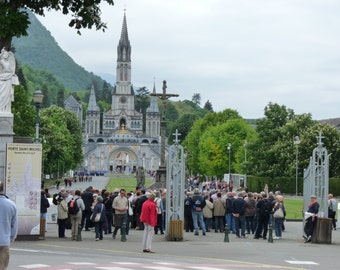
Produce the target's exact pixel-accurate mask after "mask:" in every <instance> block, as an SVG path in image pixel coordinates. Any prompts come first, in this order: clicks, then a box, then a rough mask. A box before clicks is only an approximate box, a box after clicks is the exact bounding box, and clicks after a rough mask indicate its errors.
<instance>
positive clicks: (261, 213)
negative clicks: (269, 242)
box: [254, 192, 273, 240]
mask: <svg viewBox="0 0 340 270" xmlns="http://www.w3.org/2000/svg"><path fill="white" fill-rule="evenodd" d="M256 209H257V210H258V211H257V213H258V219H257V229H256V233H255V236H254V239H259V238H260V237H262V238H263V240H266V239H267V232H268V223H269V218H270V215H271V212H272V210H273V205H272V203H271V202H270V201H268V199H267V194H266V193H265V192H262V193H261V197H260V200H259V201H258V202H257V204H256ZM261 234H262V236H261Z"/></svg>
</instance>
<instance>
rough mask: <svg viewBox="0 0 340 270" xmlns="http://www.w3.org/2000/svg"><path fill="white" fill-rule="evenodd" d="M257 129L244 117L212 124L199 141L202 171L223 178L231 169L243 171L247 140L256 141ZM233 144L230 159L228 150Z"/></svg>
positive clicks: (232, 170) (238, 171)
mask: <svg viewBox="0 0 340 270" xmlns="http://www.w3.org/2000/svg"><path fill="white" fill-rule="evenodd" d="M255 138H256V133H255V130H254V129H253V128H252V127H251V126H250V125H249V124H248V123H247V122H246V121H245V120H243V119H241V118H238V119H230V120H228V121H226V122H225V123H224V124H221V125H215V126H211V127H210V128H209V129H208V130H207V131H206V132H204V134H203V135H202V137H201V140H200V142H199V148H200V155H199V158H198V159H199V164H200V166H199V167H200V173H201V174H205V175H209V176H217V177H219V178H222V177H223V175H224V174H225V173H227V172H228V170H229V162H230V171H231V172H233V173H243V171H242V167H243V166H242V165H243V163H244V159H243V157H244V154H243V153H244V147H243V143H244V141H245V140H247V141H254V139H255ZM228 144H230V145H231V149H230V161H229V153H228V151H227V146H228Z"/></svg>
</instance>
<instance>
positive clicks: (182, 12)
mask: <svg viewBox="0 0 340 270" xmlns="http://www.w3.org/2000/svg"><path fill="white" fill-rule="evenodd" d="M124 9H126V17H127V24H128V32H129V39H130V43H131V47H132V56H131V58H132V83H133V84H134V85H135V86H138V87H140V86H146V87H147V88H148V89H149V90H152V88H153V83H154V81H155V83H156V91H157V92H161V91H162V89H161V88H162V81H163V80H166V81H167V86H168V88H167V92H168V93H171V94H179V95H180V96H179V98H178V99H180V100H184V99H189V100H191V98H192V96H193V94H194V93H199V94H200V95H201V99H202V101H201V103H202V104H201V105H202V106H203V105H204V104H205V102H206V101H207V100H209V101H210V102H211V103H212V105H213V109H214V110H215V111H221V110H224V109H226V108H231V109H235V110H237V111H238V112H239V113H240V115H241V116H242V117H244V118H259V117H263V112H264V108H265V106H266V105H268V103H269V102H274V103H278V104H280V105H285V106H286V107H287V108H290V109H293V110H294V111H295V113H296V114H302V113H311V114H312V116H313V119H317V120H320V119H326V118H335V117H340V16H339V14H340V1H338V0H185V1H184V0H168V1H165V0H143V1H142V0H125V1H124V0H116V1H115V5H114V6H108V5H102V19H103V21H105V22H107V26H108V29H107V30H106V31H105V32H104V33H103V32H102V31H95V30H83V31H82V35H81V36H79V35H77V34H76V31H75V30H74V29H71V28H69V27H68V20H69V18H68V17H65V16H64V15H61V14H59V13H47V14H46V16H45V17H38V18H39V20H40V21H41V22H42V23H43V24H44V26H45V27H46V28H47V29H48V30H49V31H50V32H51V34H52V35H53V37H54V38H55V40H56V41H57V43H58V44H59V46H60V47H61V48H62V49H63V50H64V51H66V52H67V53H68V54H69V55H70V56H71V57H72V58H73V60H74V61H75V62H76V63H78V64H79V65H81V66H83V67H84V68H85V69H86V70H88V71H92V72H94V73H95V74H101V73H110V74H112V75H115V72H116V60H117V44H118V41H119V37H120V33H121V27H122V20H123V15H124ZM178 99H175V98H172V100H178Z"/></svg>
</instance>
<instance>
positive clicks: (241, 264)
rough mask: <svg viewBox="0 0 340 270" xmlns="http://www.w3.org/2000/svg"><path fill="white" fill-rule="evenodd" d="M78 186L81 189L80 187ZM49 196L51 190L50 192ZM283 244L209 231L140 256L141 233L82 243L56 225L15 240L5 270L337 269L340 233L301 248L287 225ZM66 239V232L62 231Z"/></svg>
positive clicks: (97, 183) (297, 233)
mask: <svg viewBox="0 0 340 270" xmlns="http://www.w3.org/2000/svg"><path fill="white" fill-rule="evenodd" d="M106 181H107V180H106V179H105V177H98V178H95V179H94V180H93V182H92V183H89V182H88V183H84V184H81V183H79V186H76V185H75V186H74V188H85V187H87V186H88V185H89V184H91V185H93V186H94V187H97V188H99V189H100V188H102V187H104V186H105V185H106ZM81 186H82V187H81ZM51 191H52V190H51ZM285 226H286V230H285V232H283V239H282V240H274V241H273V243H269V242H268V241H267V240H263V239H259V240H256V239H253V236H252V235H248V238H246V239H238V238H236V237H235V235H233V234H229V242H226V241H225V235H224V234H223V233H215V232H210V233H207V235H206V236H203V235H202V234H200V235H199V236H195V235H194V234H193V233H186V232H184V233H183V236H184V240H183V241H178V242H173V241H167V240H166V237H165V236H164V235H155V236H154V238H153V250H155V252H156V253H154V254H149V253H143V252H142V238H143V231H139V230H134V229H132V230H130V233H129V235H128V239H127V241H126V242H122V241H120V239H119V237H118V238H117V239H116V240H113V239H112V237H111V235H104V239H103V240H102V241H94V232H93V231H82V241H72V240H71V239H70V238H66V239H59V238H58V237H57V235H58V233H57V225H56V224H48V232H47V233H46V237H45V239H44V240H39V241H16V242H14V243H13V244H12V246H11V260H10V266H9V268H8V269H10V270H12V269H13V270H14V269H84V270H85V269H107V270H113V269H115V270H122V269H124V270H129V269H142V270H145V269H159V270H175V269H201V270H221V269H253V268H259V269H339V266H338V261H339V260H338V259H337V256H338V254H339V252H340V232H339V230H336V231H332V244H330V245H327V244H313V243H310V244H305V243H304V242H303V239H302V237H301V236H302V222H286V223H285ZM66 235H67V236H69V237H70V231H69V230H68V231H67V234H66Z"/></svg>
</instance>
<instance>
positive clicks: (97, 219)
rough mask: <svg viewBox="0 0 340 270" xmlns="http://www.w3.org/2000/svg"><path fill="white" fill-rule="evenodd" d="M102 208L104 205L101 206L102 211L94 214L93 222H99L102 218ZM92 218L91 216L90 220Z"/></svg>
mask: <svg viewBox="0 0 340 270" xmlns="http://www.w3.org/2000/svg"><path fill="white" fill-rule="evenodd" d="M103 208H104V205H102V210H101V211H100V212H99V213H97V214H96V216H95V217H94V220H93V222H99V221H100V218H101V216H102V211H103ZM92 218H93V214H92V215H91V220H92Z"/></svg>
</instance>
